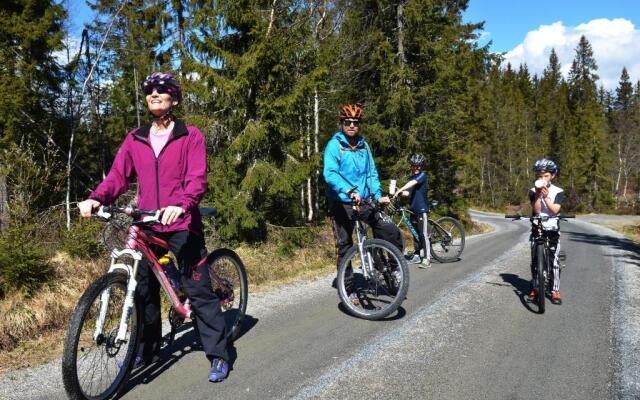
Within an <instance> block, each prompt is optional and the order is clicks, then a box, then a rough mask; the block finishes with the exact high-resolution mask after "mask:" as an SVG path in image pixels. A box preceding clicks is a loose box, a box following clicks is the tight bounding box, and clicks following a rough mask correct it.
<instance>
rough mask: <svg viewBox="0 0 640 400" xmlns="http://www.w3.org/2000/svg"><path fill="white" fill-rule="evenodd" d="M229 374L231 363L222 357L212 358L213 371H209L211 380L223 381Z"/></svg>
mask: <svg viewBox="0 0 640 400" xmlns="http://www.w3.org/2000/svg"><path fill="white" fill-rule="evenodd" d="M227 375H229V363H228V362H227V361H225V360H224V359H222V358H219V357H216V358H214V359H213V360H211V371H209V382H222V381H223V380H225V379H227Z"/></svg>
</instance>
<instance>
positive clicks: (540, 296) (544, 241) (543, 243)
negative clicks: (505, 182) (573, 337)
mask: <svg viewBox="0 0 640 400" xmlns="http://www.w3.org/2000/svg"><path fill="white" fill-rule="evenodd" d="M504 217H505V218H509V219H513V220H514V221H517V220H520V219H523V218H527V219H529V221H530V222H531V240H532V241H533V245H532V248H531V257H532V263H533V265H534V266H535V268H536V274H537V277H538V279H537V282H535V285H536V287H535V289H536V299H535V301H536V303H537V304H538V312H539V313H540V314H543V313H544V311H545V297H546V296H547V295H550V294H551V288H552V287H553V263H554V257H553V256H552V254H551V250H550V248H549V238H548V237H547V234H546V232H547V231H546V230H545V229H544V227H543V225H542V223H543V222H546V221H549V220H553V219H556V220H557V221H558V225H559V224H560V221H566V219H567V218H575V215H557V216H555V217H548V216H544V215H542V216H535V217H523V216H522V215H505V216H504ZM558 259H559V261H564V256H563V255H562V254H558Z"/></svg>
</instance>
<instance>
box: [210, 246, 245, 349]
mask: <svg viewBox="0 0 640 400" xmlns="http://www.w3.org/2000/svg"><path fill="white" fill-rule="evenodd" d="M207 262H208V263H209V276H210V278H211V285H212V287H213V291H214V293H215V294H216V296H217V297H218V299H220V307H221V310H222V313H223V316H224V320H225V322H226V326H227V327H226V332H227V340H228V341H233V340H235V339H236V338H237V337H238V335H239V334H240V332H241V330H242V321H243V319H244V316H245V313H246V311H247V300H248V296H249V284H248V282H247V272H246V270H245V267H244V264H243V263H242V260H241V259H240V257H239V256H238V255H237V254H236V253H235V252H233V251H232V250H229V249H218V250H216V251H214V252H212V253H211V254H209V256H208V259H207Z"/></svg>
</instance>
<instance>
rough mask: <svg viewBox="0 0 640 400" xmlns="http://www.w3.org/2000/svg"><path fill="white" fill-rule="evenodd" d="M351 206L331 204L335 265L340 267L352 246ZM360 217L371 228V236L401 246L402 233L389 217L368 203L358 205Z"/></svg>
mask: <svg viewBox="0 0 640 400" xmlns="http://www.w3.org/2000/svg"><path fill="white" fill-rule="evenodd" d="M352 215H353V206H352V205H351V204H343V203H335V204H333V205H332V206H331V219H332V222H333V235H334V237H335V239H336V253H337V267H338V268H339V267H340V262H341V261H342V257H344V255H345V254H346V253H347V251H348V250H349V248H350V247H351V246H353V239H352V238H351V236H352V235H353V228H354V227H355V224H354V222H353V220H352ZM360 217H361V219H362V221H363V222H365V223H366V224H367V225H369V226H370V227H371V228H372V229H373V236H374V237H376V238H380V239H383V240H386V241H388V242H391V244H393V245H394V246H396V247H397V248H398V249H400V251H401V252H402V251H403V248H402V236H401V235H402V233H401V232H400V229H398V227H397V226H395V225H394V224H393V222H391V219H390V218H389V217H388V216H387V215H386V214H384V213H382V212H379V211H378V210H376V209H375V208H373V207H371V206H370V205H362V206H360Z"/></svg>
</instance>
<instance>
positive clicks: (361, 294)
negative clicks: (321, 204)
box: [337, 202, 409, 320]
mask: <svg viewBox="0 0 640 400" xmlns="http://www.w3.org/2000/svg"><path fill="white" fill-rule="evenodd" d="M365 203H366V204H368V205H370V206H372V207H376V205H375V204H374V203H369V202H365ZM352 220H353V222H354V225H355V231H356V236H357V239H358V241H357V243H355V244H354V245H353V246H352V247H351V248H350V249H349V250H348V251H347V253H346V254H345V255H344V257H343V258H342V261H341V262H340V266H339V267H338V277H337V287H338V295H339V296H340V300H341V301H342V304H343V305H344V306H345V307H346V308H347V310H348V311H349V313H350V314H352V315H354V316H356V317H360V318H364V319H368V320H378V319H382V318H384V317H386V316H388V315H389V314H391V313H392V312H394V311H395V310H397V309H398V307H400V304H402V302H403V301H404V299H405V297H406V295H407V291H408V290H409V267H408V266H407V262H406V260H405V259H404V257H403V256H402V253H401V251H400V250H399V249H398V248H397V247H396V246H394V245H393V244H391V243H389V242H388V241H386V240H382V239H367V225H366V224H364V223H362V222H361V221H360V214H359V207H358V206H355V205H354V207H353V215H352Z"/></svg>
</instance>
